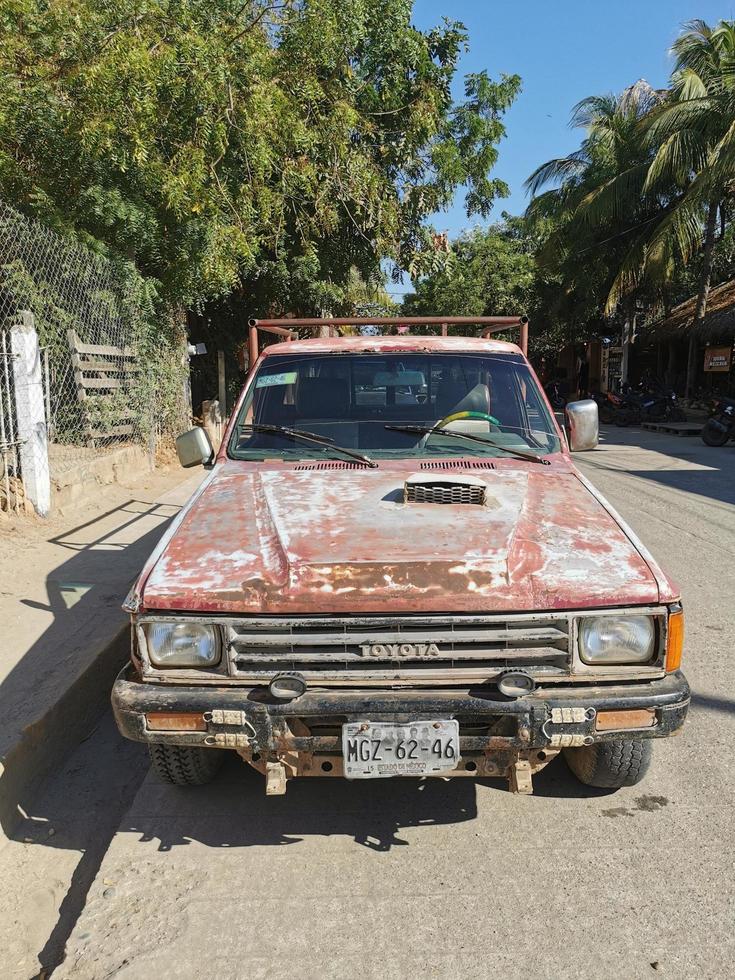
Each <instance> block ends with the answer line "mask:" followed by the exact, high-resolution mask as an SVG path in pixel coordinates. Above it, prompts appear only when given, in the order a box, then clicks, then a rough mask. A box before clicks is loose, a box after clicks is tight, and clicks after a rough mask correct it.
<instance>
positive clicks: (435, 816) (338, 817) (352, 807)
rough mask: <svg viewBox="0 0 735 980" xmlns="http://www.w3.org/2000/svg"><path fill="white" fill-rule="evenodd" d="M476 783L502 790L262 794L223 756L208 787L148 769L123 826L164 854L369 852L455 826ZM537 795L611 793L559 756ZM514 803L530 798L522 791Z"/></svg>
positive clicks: (444, 783) (259, 781) (420, 785)
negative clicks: (412, 832) (193, 850)
mask: <svg viewBox="0 0 735 980" xmlns="http://www.w3.org/2000/svg"><path fill="white" fill-rule="evenodd" d="M478 786H481V787H483V788H486V789H490V790H493V791H495V792H500V793H503V794H504V793H507V792H508V783H507V780H505V779H482V780H478V779H472V778H465V777H458V778H454V779H438V778H426V779H379V780H377V779H376V780H372V779H371V780H359V781H352V782H350V781H348V780H345V779H341V778H328V777H313V778H302V779H294V780H291V781H289V784H288V790H287V792H286V794H285V795H284V796H278V797H267V796H266V795H265V786H264V780H263V777H262V776H261V775H260V774H259V773H257V772H255V771H254V770H252V769H250V768H249V767H248V766H246V765H245V764H244V763H241V762H240V761H239V760H238V759H236V758H233V759H231V760H228V761H227V762H226V763H225V765H224V766H223V769H222V770H221V772H220V774H219V775H218V777H217V778H216V779H215V780H214V781H213V782H212V783H211V784H209V785H208V786H205V787H201V788H199V787H192V788H182V787H175V786H169V785H166V784H164V783H162V782H160V781H159V780H158V779H157V778H156V777H155V776H153V775H151V776H150V777H149V778H148V780H147V781H146V783H145V786H144V790H143V791H142V792H141V793H140V794H139V796H138V799H136V801H135V804H134V805H133V806H132V808H131V809H130V810H129V811H128V813H127V814H126V816H125V820H124V821H123V825H122V827H121V830H123V831H125V832H131V833H135V834H138V835H140V841H141V843H150V842H153V841H158V849H159V850H160V851H169V850H172V849H174V848H176V847H179V846H186V845H188V844H190V843H191V842H193V841H197V842H198V843H200V844H204V845H206V846H207V847H254V846H261V847H262V846H284V845H291V844H298V843H301V842H303V841H304V840H306V839H307V838H309V837H330V836H340V837H347V838H352V840H353V841H354V842H355V843H356V844H358V845H360V846H362V847H366V848H369V849H370V850H373V851H389V850H391V848H393V847H402V846H403V847H405V846H407V845H408V844H409V841H408V840H407V839H406V838H405V837H403V836H401V832H402V831H405V830H407V829H409V828H419V827H436V826H440V825H446V826H449V825H453V824H458V823H463V822H466V821H470V820H474V819H475V818H476V817H477V795H478ZM534 792H535V795H536V796H539V797H553V798H558V799H563V798H575V799H586V798H590V797H597V796H607V795H609V794H610V792H612V791H611V790H598V789H594V788H592V787H589V786H583V785H581V784H580V783H579V782H578V781H577V780H576V779H575V778H574V777H573V776H572V774H571V773H570V772H569V770H568V769H567V767H566V766H565V765H564V763H563V761H562V760H561V759H558V760H555V761H554V762H553V763H551V764H550V765H549V766H547V767H546V769H545V770H543V771H542V772H541V773H538V774H537V775H536V776H535V777H534ZM517 803H518V805H519V806H523V805H524V804H525V805H527V804H526V800H524V799H523V798H520V799H518V801H517Z"/></svg>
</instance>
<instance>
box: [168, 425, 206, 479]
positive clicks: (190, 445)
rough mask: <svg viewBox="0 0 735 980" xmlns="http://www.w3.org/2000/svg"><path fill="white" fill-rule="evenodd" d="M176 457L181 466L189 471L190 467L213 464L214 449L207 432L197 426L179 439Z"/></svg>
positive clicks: (177, 440)
mask: <svg viewBox="0 0 735 980" xmlns="http://www.w3.org/2000/svg"><path fill="white" fill-rule="evenodd" d="M176 455H177V456H178V457H179V462H180V463H181V465H182V466H184V467H186V468H187V469H188V468H189V467H190V466H206V465H207V463H211V462H212V459H213V458H214V449H212V443H211V442H210V441H209V436H208V435H207V433H206V431H205V430H204V429H202V428H201V426H197V428H196V429H189V431H188V432H184V433H182V434H181V435H180V436H178V437H177V439H176Z"/></svg>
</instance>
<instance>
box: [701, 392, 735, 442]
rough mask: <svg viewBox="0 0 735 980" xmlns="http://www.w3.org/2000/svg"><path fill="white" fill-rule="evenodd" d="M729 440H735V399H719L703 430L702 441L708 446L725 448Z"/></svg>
mask: <svg viewBox="0 0 735 980" xmlns="http://www.w3.org/2000/svg"><path fill="white" fill-rule="evenodd" d="M728 439H735V399H733V398H718V399H716V400H715V402H714V404H713V407H712V414H711V415H710V417H709V418H708V419H707V421H706V422H705V424H704V428H703V429H702V441H703V442H704V443H705V444H706V445H707V446H724V445H725V443H726V442H727V441H728Z"/></svg>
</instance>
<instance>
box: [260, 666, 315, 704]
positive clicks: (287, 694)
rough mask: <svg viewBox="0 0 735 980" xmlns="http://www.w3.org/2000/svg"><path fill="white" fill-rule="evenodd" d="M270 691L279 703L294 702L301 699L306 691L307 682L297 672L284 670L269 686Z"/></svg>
mask: <svg viewBox="0 0 735 980" xmlns="http://www.w3.org/2000/svg"><path fill="white" fill-rule="evenodd" d="M268 690H269V691H270V692H271V694H272V695H273V697H274V698H278V700H279V701H293V700H294V698H300V697H301V695H302V694H303V693H304V691H305V690H306V681H305V680H304V678H303V677H302V676H301V674H298V673H297V672H296V671H295V670H284V671H282V672H281V673H280V674H276V676H275V677H274V678H273V680H272V681H271V682H270V684H269V685H268Z"/></svg>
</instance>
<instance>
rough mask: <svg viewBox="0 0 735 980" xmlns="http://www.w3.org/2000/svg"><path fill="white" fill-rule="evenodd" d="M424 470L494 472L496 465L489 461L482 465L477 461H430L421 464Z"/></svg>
mask: <svg viewBox="0 0 735 980" xmlns="http://www.w3.org/2000/svg"><path fill="white" fill-rule="evenodd" d="M420 468H421V469H422V470H494V469H495V465H494V464H493V463H492V462H491V461H490V460H489V459H488V460H487V461H483V462H482V463H480V462H478V460H476V459H429V460H427V461H426V462H424V463H421V466H420Z"/></svg>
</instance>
